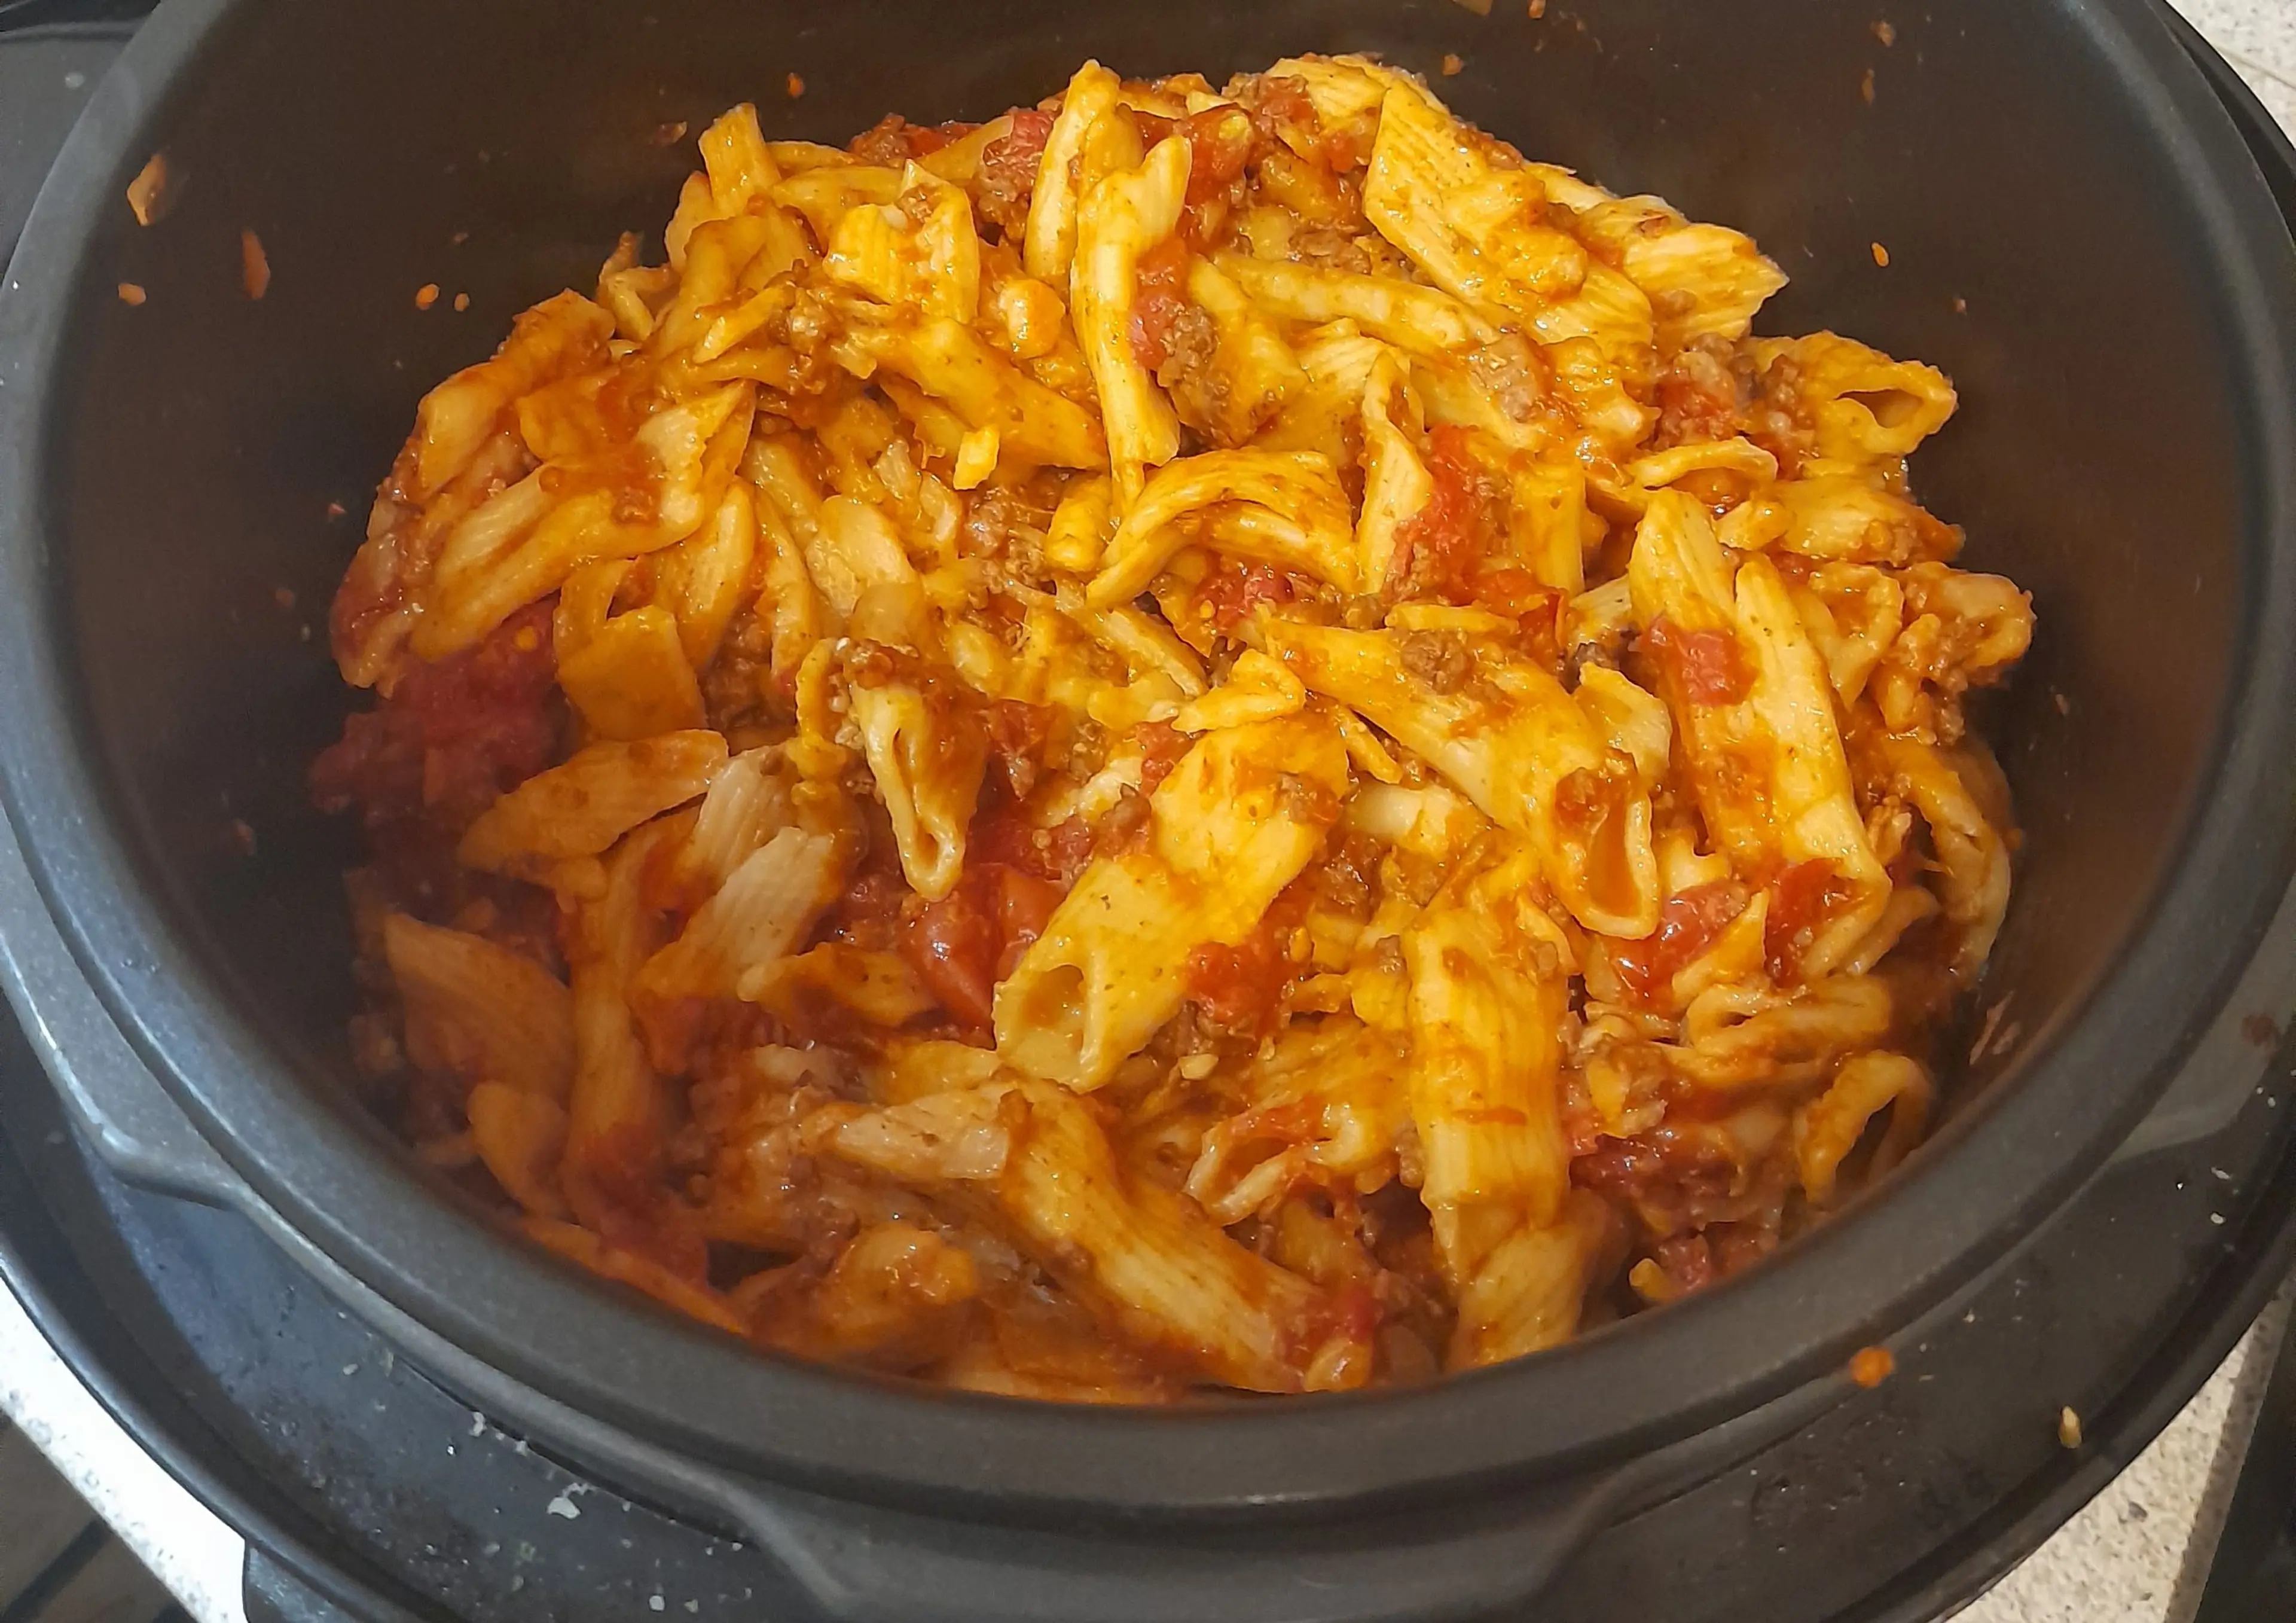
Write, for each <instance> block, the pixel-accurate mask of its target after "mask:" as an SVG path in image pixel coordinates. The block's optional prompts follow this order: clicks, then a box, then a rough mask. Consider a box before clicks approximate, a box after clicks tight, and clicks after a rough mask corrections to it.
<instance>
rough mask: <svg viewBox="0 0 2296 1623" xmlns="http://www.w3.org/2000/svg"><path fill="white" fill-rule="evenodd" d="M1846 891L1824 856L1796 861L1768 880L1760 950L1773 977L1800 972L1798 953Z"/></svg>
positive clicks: (1780, 978) (1795, 975)
mask: <svg viewBox="0 0 2296 1623" xmlns="http://www.w3.org/2000/svg"><path fill="white" fill-rule="evenodd" d="M1848 897H1849V886H1848V885H1847V884H1845V883H1844V882H1843V881H1842V879H1841V874H1840V873H1839V872H1838V871H1837V870H1836V869H1835V867H1834V865H1833V864H1832V863H1830V862H1827V861H1825V859H1824V858H1823V857H1814V858H1812V859H1811V860H1810V861H1808V862H1798V863H1796V864H1794V865H1792V867H1790V868H1788V869H1786V870H1785V871H1784V873H1780V874H1779V875H1778V876H1777V878H1775V880H1773V881H1770V913H1769V917H1768V919H1767V921H1766V922H1764V925H1763V928H1762V950H1763V955H1764V956H1765V957H1766V958H1767V960H1768V963H1769V971H1770V977H1771V979H1772V980H1777V981H1780V982H1784V981H1790V980H1799V979H1800V976H1801V955H1802V954H1803V953H1805V952H1807V951H1808V950H1809V943H1810V938H1811V937H1812V936H1814V935H1815V934H1816V931H1817V927H1818V926H1819V925H1821V924H1823V923H1824V922H1825V919H1826V916H1827V915H1828V914H1831V913H1832V912H1833V909H1834V908H1835V907H1836V906H1839V905H1840V904H1841V902H1842V901H1844V900H1845V899H1847V898H1848Z"/></svg>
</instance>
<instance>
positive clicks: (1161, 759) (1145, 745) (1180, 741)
mask: <svg viewBox="0 0 2296 1623" xmlns="http://www.w3.org/2000/svg"><path fill="white" fill-rule="evenodd" d="M1132 741H1133V742H1135V743H1136V744H1137V745H1139V746H1140V752H1141V754H1140V792H1141V793H1142V794H1144V795H1152V794H1154V793H1155V792H1156V788H1157V785H1158V784H1160V783H1162V782H1163V781H1164V780H1165V779H1166V778H1168V777H1170V776H1171V775H1172V768H1173V767H1175V766H1178V765H1179V764H1180V759H1181V758H1182V757H1183V756H1185V755H1186V754H1187V752H1188V751H1189V750H1192V749H1193V748H1194V747H1195V742H1196V741H1195V740H1194V739H1193V738H1190V737H1189V736H1188V735H1187V734H1185V733H1183V732H1181V731H1180V730H1179V729H1178V728H1177V727H1175V726H1173V725H1172V724H1171V723H1170V722H1169V721H1151V722H1145V723H1143V724H1142V725H1139V726H1136V727H1135V728H1133V729H1132Z"/></svg>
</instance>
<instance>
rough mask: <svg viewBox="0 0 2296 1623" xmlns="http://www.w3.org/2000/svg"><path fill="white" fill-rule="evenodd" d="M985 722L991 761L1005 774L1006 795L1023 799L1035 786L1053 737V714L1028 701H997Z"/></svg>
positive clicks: (989, 708)
mask: <svg viewBox="0 0 2296 1623" xmlns="http://www.w3.org/2000/svg"><path fill="white" fill-rule="evenodd" d="M985 720H986V728H987V732H988V758H989V759H990V760H991V761H992V762H994V763H995V764H996V769H997V771H999V772H1000V773H1002V774H1003V775H1004V778H1005V791H1006V792H1007V793H1009V794H1010V795H1011V796H1012V797H1013V799H1016V800H1017V799H1021V797H1023V796H1025V795H1026V794H1027V793H1028V792H1029V791H1030V790H1031V789H1033V788H1035V787H1036V784H1037V766H1038V763H1039V762H1040V761H1041V759H1042V758H1043V756H1044V750H1045V742H1046V740H1047V739H1049V738H1050V737H1051V736H1052V732H1053V712H1052V711H1051V710H1050V709H1047V708H1046V707H1045V706H1043V705H1040V704H1030V703H1029V702H1028V701H1025V700H1021V699H997V700H993V701H990V703H989V704H988V708H987V715H986V717H985Z"/></svg>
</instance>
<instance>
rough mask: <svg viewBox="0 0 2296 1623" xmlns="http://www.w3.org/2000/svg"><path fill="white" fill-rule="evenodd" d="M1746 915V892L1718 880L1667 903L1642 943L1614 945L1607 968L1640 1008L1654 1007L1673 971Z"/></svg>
mask: <svg viewBox="0 0 2296 1623" xmlns="http://www.w3.org/2000/svg"><path fill="white" fill-rule="evenodd" d="M1745 910H1746V891H1745V887H1743V885H1740V884H1738V883H1737V882H1736V881H1734V880H1727V879H1718V880H1714V881H1710V883H1707V884H1703V885H1693V886H1692V887H1691V888H1690V889H1687V890H1685V891H1682V892H1680V893H1679V894H1677V895H1675V896H1669V898H1666V903H1665V905H1664V906H1661V908H1660V909H1659V913H1658V928H1657V929H1656V930H1653V931H1652V932H1651V934H1650V935H1649V936H1648V937H1647V938H1646V939H1643V940H1640V941H1626V942H1618V943H1614V944H1612V946H1611V966H1612V967H1613V968H1615V969H1616V970H1617V971H1619V979H1620V980H1623V981H1625V982H1626V983H1627V988H1628V990H1629V991H1631V992H1633V993H1634V995H1635V996H1636V997H1637V998H1639V999H1641V1000H1642V1001H1643V1002H1644V1003H1646V1004H1647V1003H1654V1002H1656V1001H1657V1000H1658V999H1659V997H1660V996H1662V995H1663V994H1664V993H1665V991H1666V989H1667V988H1668V987H1669V986H1670V985H1672V984H1673V981H1674V977H1675V975H1676V973H1677V971H1680V970H1682V969H1683V968H1685V966H1686V965H1688V964H1689V963H1692V962H1693V960H1695V959H1696V958H1697V956H1698V955H1699V954H1701V953H1702V952H1704V951H1705V950H1706V949H1707V948H1708V947H1711V946H1713V945H1714V942H1715V939H1716V938H1717V937H1718V936H1720V935H1721V933H1722V932H1723V931H1724V930H1726V929H1728V928H1729V926H1730V921H1731V920H1733V919H1734V918H1736V917H1737V916H1738V915H1739V914H1741V913H1743V912H1744V911H1745Z"/></svg>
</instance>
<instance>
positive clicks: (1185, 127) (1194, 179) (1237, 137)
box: [1174, 107, 1252, 203]
mask: <svg viewBox="0 0 2296 1623" xmlns="http://www.w3.org/2000/svg"><path fill="white" fill-rule="evenodd" d="M1174 133H1175V134H1176V135H1179V136H1180V137H1181V138H1182V139H1183V140H1185V142H1186V143H1188V201H1190V202H1191V203H1201V202H1204V201H1208V200H1209V199H1211V198H1214V197H1217V196H1218V195H1219V194H1220V193H1223V192H1225V191H1226V190H1227V188H1228V187H1229V186H1230V185H1231V184H1234V182H1235V181H1236V180H1237V179H1238V178H1239V177H1240V176H1242V174H1243V167H1244V165H1245V164H1246V163H1247V162H1249V161H1250V160H1251V147H1252V128H1251V116H1250V115H1249V114H1247V113H1245V112H1244V111H1242V109H1241V108H1236V107H1207V108H1205V109H1204V111H1201V112H1199V113H1191V114H1190V115H1189V116H1188V117H1186V118H1185V119H1181V120H1180V122H1179V123H1178V125H1177V127H1175V129H1174Z"/></svg>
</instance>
